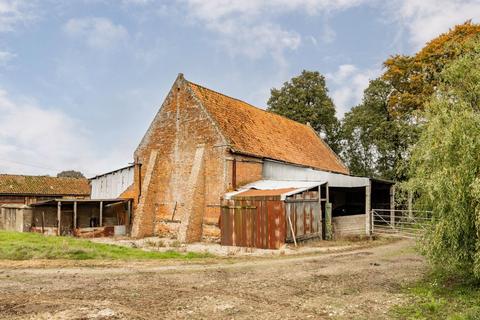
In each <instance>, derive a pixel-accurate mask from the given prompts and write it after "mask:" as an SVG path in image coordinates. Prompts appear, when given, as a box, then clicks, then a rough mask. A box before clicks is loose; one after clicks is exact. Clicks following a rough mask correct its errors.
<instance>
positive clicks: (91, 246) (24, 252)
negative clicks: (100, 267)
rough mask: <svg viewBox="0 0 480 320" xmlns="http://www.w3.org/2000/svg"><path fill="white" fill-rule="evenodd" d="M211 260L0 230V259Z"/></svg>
mask: <svg viewBox="0 0 480 320" xmlns="http://www.w3.org/2000/svg"><path fill="white" fill-rule="evenodd" d="M208 257H212V255H210V254H206V253H193V252H189V253H181V252H177V251H173V250H171V251H166V252H149V251H143V250H141V249H135V248H127V247H122V246H116V245H110V244H101V243H94V242H91V241H88V240H82V239H76V238H72V237H56V236H44V235H41V234H38V233H19V232H6V231H0V259H3V260H32V259H70V260H88V259H105V260H145V259H184V260H185V259H186V260H190V259H198V258H208Z"/></svg>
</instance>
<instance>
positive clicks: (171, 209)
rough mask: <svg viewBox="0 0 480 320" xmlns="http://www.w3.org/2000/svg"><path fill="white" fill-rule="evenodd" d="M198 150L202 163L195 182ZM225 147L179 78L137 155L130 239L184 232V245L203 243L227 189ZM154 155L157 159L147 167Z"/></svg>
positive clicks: (212, 125)
mask: <svg viewBox="0 0 480 320" xmlns="http://www.w3.org/2000/svg"><path fill="white" fill-rule="evenodd" d="M199 146H202V148H204V151H203V155H202V157H201V158H202V159H201V162H202V163H201V166H200V168H197V169H198V175H197V176H194V177H192V171H193V170H192V169H193V168H194V163H195V154H196V151H197V149H198V147H199ZM226 148H227V147H226V145H225V141H224V140H223V137H222V136H221V135H220V134H219V132H218V130H217V129H216V127H215V124H214V123H213V122H212V120H211V119H210V117H209V115H208V114H207V113H206V112H205V111H204V110H203V108H202V106H201V105H200V104H199V103H198V101H197V100H196V98H195V97H194V96H193V95H192V92H191V91H190V89H189V87H188V86H187V85H186V84H185V83H184V81H183V79H182V78H179V79H177V81H176V82H175V84H174V85H173V87H172V89H171V91H170V93H169V94H168V96H167V98H166V100H165V102H164V104H163V105H162V108H161V109H160V111H159V112H158V114H157V115H156V117H155V119H154V121H153V122H152V125H151V126H150V128H149V129H148V131H147V133H146V135H145V137H144V139H143V140H142V142H141V143H140V146H139V147H138V148H137V150H136V152H135V155H134V157H135V160H136V162H138V163H141V166H140V168H138V167H137V169H136V170H135V178H134V181H135V182H134V183H135V194H136V197H135V198H136V202H135V207H134V208H135V213H134V225H133V229H132V235H133V236H136V237H143V236H149V235H160V236H174V237H178V236H179V235H180V233H181V231H182V228H183V229H185V228H186V230H187V231H186V232H184V236H185V237H186V238H185V239H182V240H185V241H187V242H191V241H198V240H201V237H202V235H203V222H204V220H207V221H211V219H208V217H209V214H210V213H211V212H210V211H211V210H212V208H216V206H217V205H219V203H220V197H221V196H222V195H223V193H224V192H225V189H226V180H225V177H226V165H225V156H226V153H227V151H226ZM152 151H153V152H155V153H156V154H157V155H156V157H155V159H154V160H152V161H153V162H152V163H149V162H150V160H151V154H152ZM197 161H198V159H197ZM149 167H150V169H149ZM140 171H141V176H140V175H139V172H140ZM147 171H149V172H147ZM140 177H141V179H140ZM140 180H141V181H140ZM141 185H143V188H142V189H141V196H140V197H139V196H138V195H139V193H140V186H141ZM172 218H173V219H172ZM216 222H218V217H217V221H216ZM184 231H185V230H184Z"/></svg>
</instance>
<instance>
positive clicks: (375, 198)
mask: <svg viewBox="0 0 480 320" xmlns="http://www.w3.org/2000/svg"><path fill="white" fill-rule="evenodd" d="M391 185H392V183H390V182H383V181H376V180H372V189H371V190H372V196H371V207H372V209H390V187H391Z"/></svg>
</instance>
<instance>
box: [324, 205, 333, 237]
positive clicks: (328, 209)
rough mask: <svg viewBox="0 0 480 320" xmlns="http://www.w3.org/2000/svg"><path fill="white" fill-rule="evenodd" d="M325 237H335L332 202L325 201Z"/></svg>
mask: <svg viewBox="0 0 480 320" xmlns="http://www.w3.org/2000/svg"><path fill="white" fill-rule="evenodd" d="M325 239H326V240H332V239H333V226H332V204H331V203H330V202H327V203H325Z"/></svg>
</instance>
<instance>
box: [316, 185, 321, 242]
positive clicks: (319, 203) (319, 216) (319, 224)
mask: <svg viewBox="0 0 480 320" xmlns="http://www.w3.org/2000/svg"><path fill="white" fill-rule="evenodd" d="M317 221H318V223H317V233H318V234H319V237H320V239H322V186H321V185H319V186H318V220H317Z"/></svg>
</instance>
